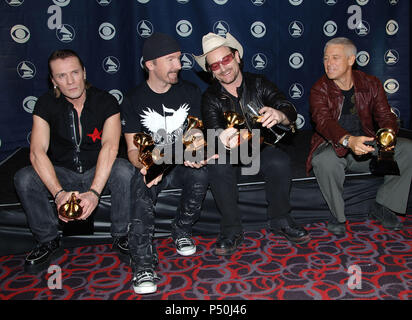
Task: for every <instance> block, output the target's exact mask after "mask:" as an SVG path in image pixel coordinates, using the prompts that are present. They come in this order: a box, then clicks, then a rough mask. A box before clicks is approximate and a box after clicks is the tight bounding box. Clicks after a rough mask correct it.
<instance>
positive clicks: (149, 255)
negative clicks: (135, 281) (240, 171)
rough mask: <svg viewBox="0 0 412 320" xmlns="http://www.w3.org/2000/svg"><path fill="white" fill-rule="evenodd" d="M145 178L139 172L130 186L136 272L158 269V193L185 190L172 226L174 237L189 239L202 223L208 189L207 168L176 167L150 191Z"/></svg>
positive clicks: (133, 264)
mask: <svg viewBox="0 0 412 320" xmlns="http://www.w3.org/2000/svg"><path fill="white" fill-rule="evenodd" d="M142 177H143V176H142V175H141V174H140V173H139V172H137V171H136V174H135V176H134V177H133V179H132V183H131V185H132V186H131V190H132V191H131V192H132V196H133V199H132V219H131V221H130V225H129V250H130V255H131V258H132V267H133V271H134V272H136V271H138V270H143V269H146V268H149V269H154V268H155V260H156V259H155V255H154V254H155V252H156V249H155V247H154V244H153V235H154V222H155V221H154V220H155V205H156V200H157V196H158V194H159V192H160V191H161V190H163V189H166V188H182V195H181V198H180V203H179V206H178V208H177V210H176V216H175V218H174V220H173V222H172V228H171V230H172V237H173V239H174V240H175V239H177V238H178V237H180V236H182V235H184V236H190V235H191V234H192V226H193V224H194V223H195V222H196V221H197V220H198V219H199V217H200V213H201V210H202V204H203V200H204V198H205V195H206V192H207V188H208V185H209V182H208V175H207V167H202V168H200V169H193V168H190V167H185V166H183V165H177V166H176V167H175V168H173V170H172V171H171V172H170V173H169V174H167V175H166V176H165V177H163V179H162V181H161V183H160V184H158V185H156V186H152V187H151V188H147V186H146V185H145V183H144V181H143V178H142Z"/></svg>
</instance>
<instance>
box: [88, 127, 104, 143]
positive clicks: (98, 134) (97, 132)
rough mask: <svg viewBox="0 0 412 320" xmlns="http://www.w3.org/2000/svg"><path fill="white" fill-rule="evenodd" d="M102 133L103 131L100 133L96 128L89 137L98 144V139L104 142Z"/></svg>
mask: <svg viewBox="0 0 412 320" xmlns="http://www.w3.org/2000/svg"><path fill="white" fill-rule="evenodd" d="M102 132H103V130H102V131H99V130H97V128H94V131H93V133H89V134H88V136H89V137H90V138H92V139H93V142H96V140H97V139H99V140H102V136H101V135H102Z"/></svg>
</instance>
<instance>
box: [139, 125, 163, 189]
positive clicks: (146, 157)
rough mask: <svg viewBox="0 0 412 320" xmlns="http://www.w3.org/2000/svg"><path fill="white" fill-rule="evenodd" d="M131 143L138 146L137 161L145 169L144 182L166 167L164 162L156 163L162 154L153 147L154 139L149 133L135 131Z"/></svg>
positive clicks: (157, 174)
mask: <svg viewBox="0 0 412 320" xmlns="http://www.w3.org/2000/svg"><path fill="white" fill-rule="evenodd" d="M133 143H134V145H135V146H136V147H138V148H139V161H140V162H141V163H142V164H143V165H144V167H145V168H146V171H147V173H146V175H145V180H146V183H150V182H151V181H152V180H154V179H155V178H157V177H158V176H160V175H161V174H162V173H163V172H164V171H165V170H166V169H167V166H166V165H165V164H164V163H162V164H156V162H157V161H159V160H160V159H161V158H162V157H163V155H162V154H161V153H160V152H158V151H159V150H158V149H155V148H154V147H155V144H154V141H153V139H152V137H151V136H150V135H149V134H146V133H143V132H139V133H136V134H135V135H134V137H133Z"/></svg>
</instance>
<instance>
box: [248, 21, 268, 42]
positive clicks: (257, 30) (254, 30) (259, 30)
mask: <svg viewBox="0 0 412 320" xmlns="http://www.w3.org/2000/svg"><path fill="white" fill-rule="evenodd" d="M250 33H251V34H252V35H253V36H254V37H255V38H262V37H263V36H264V35H265V34H266V26H265V24H264V23H263V22H261V21H255V22H254V23H252V25H251V26H250Z"/></svg>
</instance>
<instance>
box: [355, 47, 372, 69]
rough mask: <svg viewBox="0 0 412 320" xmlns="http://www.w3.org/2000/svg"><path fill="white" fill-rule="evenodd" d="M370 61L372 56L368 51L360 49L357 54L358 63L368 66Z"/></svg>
mask: <svg viewBox="0 0 412 320" xmlns="http://www.w3.org/2000/svg"><path fill="white" fill-rule="evenodd" d="M369 61H370V56H369V53H368V52H367V51H359V52H358V54H357V55H356V63H357V64H358V66H360V67H364V66H366V65H367V64H368V63H369Z"/></svg>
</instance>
